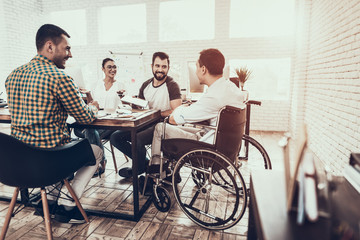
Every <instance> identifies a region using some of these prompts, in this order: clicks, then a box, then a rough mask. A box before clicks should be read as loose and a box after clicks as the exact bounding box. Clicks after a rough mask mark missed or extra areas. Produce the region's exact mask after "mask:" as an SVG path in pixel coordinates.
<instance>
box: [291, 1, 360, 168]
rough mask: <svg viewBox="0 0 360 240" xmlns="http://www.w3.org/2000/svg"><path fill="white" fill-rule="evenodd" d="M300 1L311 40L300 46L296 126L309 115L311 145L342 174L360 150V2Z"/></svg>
mask: <svg viewBox="0 0 360 240" xmlns="http://www.w3.org/2000/svg"><path fill="white" fill-rule="evenodd" d="M299 2H300V4H304V6H305V8H306V11H307V14H308V16H309V18H307V19H308V21H306V24H305V25H307V30H308V32H307V33H305V35H306V36H307V37H308V41H307V40H306V38H305V39H304V40H305V42H303V43H302V44H299V45H297V51H296V52H297V53H298V54H297V55H296V57H297V60H298V61H297V65H296V66H295V73H294V96H298V97H295V99H294V98H293V105H292V108H291V126H292V130H294V129H295V128H297V127H298V125H299V124H296V123H297V122H299V120H300V122H301V120H302V119H304V121H305V123H306V124H307V125H308V134H309V146H310V148H311V149H312V150H313V151H314V152H315V154H316V156H317V158H318V159H320V160H321V161H323V162H324V163H325V164H327V165H329V166H330V167H331V169H332V171H333V172H334V173H336V174H341V173H342V170H343V168H344V166H345V165H346V164H347V163H348V161H349V156H350V153H351V152H359V151H360V127H359V126H360V120H359V119H360V118H359V116H360V75H359V70H360V41H359V40H360V2H359V1H358V0H347V1H343V0H334V1H327V0H312V1H308V0H302V1H299ZM302 96H304V97H302ZM296 100H298V101H296ZM296 104H298V105H303V107H301V106H296Z"/></svg>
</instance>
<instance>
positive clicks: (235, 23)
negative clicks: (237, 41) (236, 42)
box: [230, 0, 295, 38]
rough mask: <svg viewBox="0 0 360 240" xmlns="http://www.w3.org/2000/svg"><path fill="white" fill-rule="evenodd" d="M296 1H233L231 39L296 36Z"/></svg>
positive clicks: (231, 8)
mask: <svg viewBox="0 0 360 240" xmlns="http://www.w3.org/2000/svg"><path fill="white" fill-rule="evenodd" d="M294 16H295V3H294V0H271V1H269V0H252V1H248V0H231V7H230V37H231V38H237V37H270V36H285V35H293V34H294V28H295V25H294V21H295V17H294Z"/></svg>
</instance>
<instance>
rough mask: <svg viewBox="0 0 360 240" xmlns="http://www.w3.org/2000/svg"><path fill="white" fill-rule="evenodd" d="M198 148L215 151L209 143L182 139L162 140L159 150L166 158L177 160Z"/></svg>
mask: <svg viewBox="0 0 360 240" xmlns="http://www.w3.org/2000/svg"><path fill="white" fill-rule="evenodd" d="M199 148H208V149H215V146H214V145H212V144H209V143H205V142H200V141H197V140H193V139H184V138H172V139H163V140H162V141H161V150H162V151H163V154H164V156H166V157H168V158H174V159H179V158H180V157H181V156H182V155H184V154H185V153H187V152H189V151H191V150H195V149H199Z"/></svg>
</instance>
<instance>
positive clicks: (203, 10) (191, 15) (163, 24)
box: [159, 0, 215, 41]
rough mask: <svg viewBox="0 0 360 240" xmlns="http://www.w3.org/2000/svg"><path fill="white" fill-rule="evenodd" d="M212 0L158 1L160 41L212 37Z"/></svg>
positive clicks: (213, 18) (213, 22)
mask: <svg viewBox="0 0 360 240" xmlns="http://www.w3.org/2000/svg"><path fill="white" fill-rule="evenodd" d="M214 25H215V3H214V0H180V1H169V2H161V3H160V16H159V29H160V30H159V34H160V41H182V40H205V39H213V38H214V31H215V30H214V29H215V27H214Z"/></svg>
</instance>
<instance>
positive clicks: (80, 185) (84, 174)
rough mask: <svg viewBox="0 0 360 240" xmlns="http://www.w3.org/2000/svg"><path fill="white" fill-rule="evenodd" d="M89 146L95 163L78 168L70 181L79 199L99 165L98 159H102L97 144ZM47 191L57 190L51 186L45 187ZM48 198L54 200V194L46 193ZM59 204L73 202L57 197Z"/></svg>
mask: <svg viewBox="0 0 360 240" xmlns="http://www.w3.org/2000/svg"><path fill="white" fill-rule="evenodd" d="M91 148H92V150H93V152H94V156H95V159H96V164H95V165H93V166H84V167H82V168H80V169H79V170H78V171H77V172H76V173H75V176H74V179H73V180H72V182H71V187H72V188H73V190H74V192H75V194H76V196H77V197H78V198H79V199H80V198H81V196H82V194H83V193H84V190H85V188H86V186H87V185H88V183H89V182H90V180H91V178H92V176H93V175H94V173H95V171H96V169H97V168H98V166H99V163H100V161H101V160H102V159H103V154H104V151H103V150H102V149H101V148H100V147H99V146H97V145H94V144H91ZM46 189H47V190H48V191H52V194H55V195H56V194H57V193H58V190H57V189H54V187H53V186H49V187H46ZM48 200H50V201H51V200H56V197H55V196H52V195H48ZM58 204H59V205H65V206H71V207H72V206H75V205H76V204H75V202H73V201H71V200H68V199H67V198H66V199H63V198H61V196H60V198H59V200H58Z"/></svg>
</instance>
